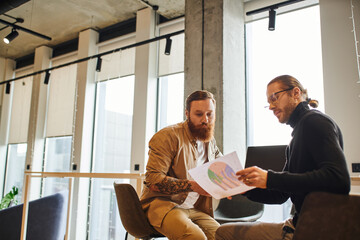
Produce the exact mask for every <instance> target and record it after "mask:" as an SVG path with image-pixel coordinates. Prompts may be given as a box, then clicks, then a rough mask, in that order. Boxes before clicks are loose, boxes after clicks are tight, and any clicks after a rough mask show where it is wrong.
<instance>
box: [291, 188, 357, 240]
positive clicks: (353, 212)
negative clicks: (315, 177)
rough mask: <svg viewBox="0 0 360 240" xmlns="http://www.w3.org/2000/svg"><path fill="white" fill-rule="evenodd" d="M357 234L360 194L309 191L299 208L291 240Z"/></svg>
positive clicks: (337, 239) (345, 239) (344, 238)
mask: <svg viewBox="0 0 360 240" xmlns="http://www.w3.org/2000/svg"><path fill="white" fill-rule="evenodd" d="M359 238H360V196H354V195H340V194H333V193H325V192H313V193H310V194H309V195H308V196H307V197H306V198H305V201H304V204H303V206H302V208H301V211H300V215H299V220H298V222H297V225H296V230H295V233H294V238H293V240H309V239H316V240H325V239H326V240H353V239H359Z"/></svg>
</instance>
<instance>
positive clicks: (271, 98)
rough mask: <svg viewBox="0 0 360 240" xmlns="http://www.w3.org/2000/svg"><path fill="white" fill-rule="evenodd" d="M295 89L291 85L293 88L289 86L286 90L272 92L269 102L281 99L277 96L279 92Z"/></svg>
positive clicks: (272, 102)
mask: <svg viewBox="0 0 360 240" xmlns="http://www.w3.org/2000/svg"><path fill="white" fill-rule="evenodd" d="M293 89H294V87H291V88H287V89H284V90H281V91H278V92H274V93H273V94H271V95H270V96H269V97H268V103H269V104H275V103H276V102H277V101H278V100H279V97H278V96H277V95H278V94H279V93H282V92H286V91H290V90H293ZM265 107H266V108H268V107H269V106H265Z"/></svg>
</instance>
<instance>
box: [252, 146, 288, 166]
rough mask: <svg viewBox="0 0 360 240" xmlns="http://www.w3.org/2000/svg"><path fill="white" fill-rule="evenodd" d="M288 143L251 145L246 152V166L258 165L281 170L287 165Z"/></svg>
mask: <svg viewBox="0 0 360 240" xmlns="http://www.w3.org/2000/svg"><path fill="white" fill-rule="evenodd" d="M285 149H286V145H276V146H250V147H248V149H247V153H246V162H245V168H247V167H251V166H258V167H260V168H262V169H264V170H268V169H271V170H274V171H277V172H281V171H282V170H283V168H284V165H285V159H286V158H285Z"/></svg>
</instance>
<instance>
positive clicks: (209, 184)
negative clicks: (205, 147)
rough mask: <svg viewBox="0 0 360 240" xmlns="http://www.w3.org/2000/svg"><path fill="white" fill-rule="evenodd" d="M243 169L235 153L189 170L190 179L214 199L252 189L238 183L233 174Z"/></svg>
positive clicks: (240, 182)
mask: <svg viewBox="0 0 360 240" xmlns="http://www.w3.org/2000/svg"><path fill="white" fill-rule="evenodd" d="M241 169H243V167H242V166H241V163H240V160H239V158H238V156H237V154H236V152H232V153H229V154H227V155H225V156H222V157H220V158H217V159H215V160H213V161H211V162H207V163H205V164H203V165H201V166H198V167H196V168H193V169H190V170H189V173H190V175H191V177H192V178H193V179H194V180H195V181H196V182H197V183H198V184H199V185H200V186H201V187H202V188H203V189H204V190H205V191H206V192H208V193H209V194H210V195H211V196H213V197H214V198H216V199H221V198H224V197H228V196H232V195H236V194H239V193H243V192H246V191H248V190H250V189H253V188H254V187H249V186H247V185H245V184H244V183H243V182H242V181H239V180H238V179H237V177H236V175H235V173H236V172H237V171H239V170H241Z"/></svg>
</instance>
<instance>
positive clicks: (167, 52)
mask: <svg viewBox="0 0 360 240" xmlns="http://www.w3.org/2000/svg"><path fill="white" fill-rule="evenodd" d="M171 43H172V40H171V38H169V37H168V38H166V45H165V55H170V52H171Z"/></svg>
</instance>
